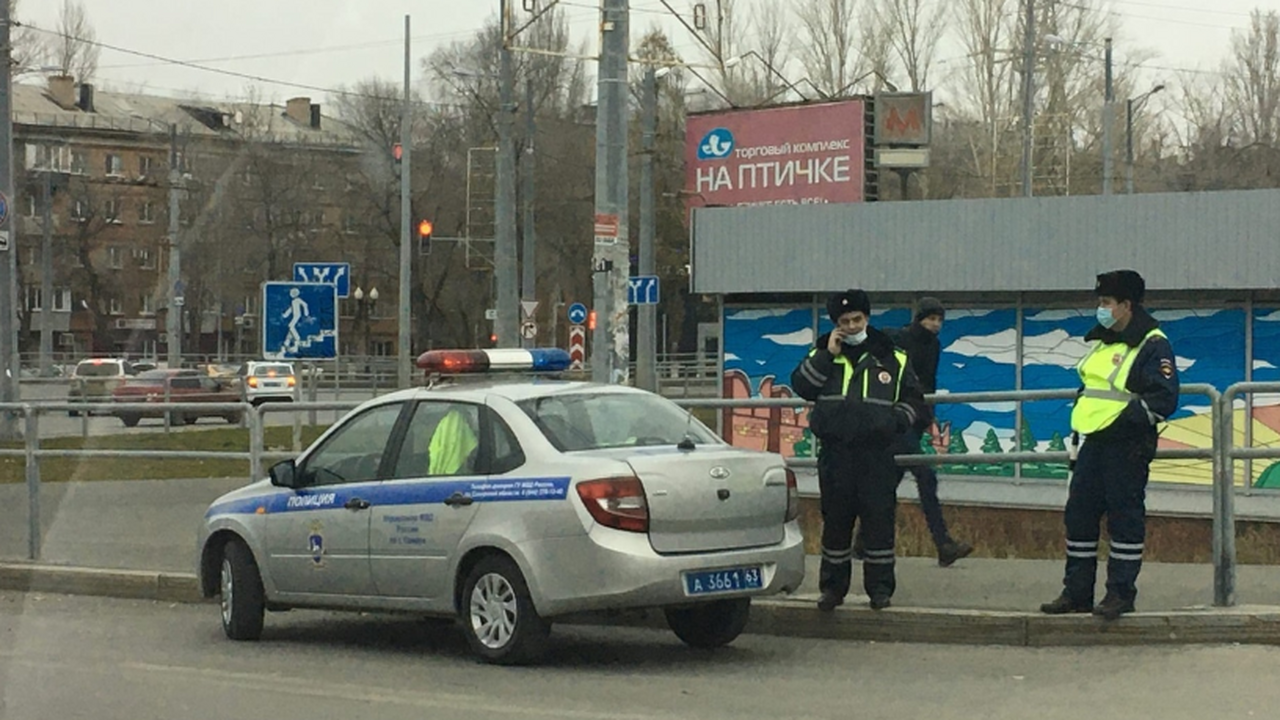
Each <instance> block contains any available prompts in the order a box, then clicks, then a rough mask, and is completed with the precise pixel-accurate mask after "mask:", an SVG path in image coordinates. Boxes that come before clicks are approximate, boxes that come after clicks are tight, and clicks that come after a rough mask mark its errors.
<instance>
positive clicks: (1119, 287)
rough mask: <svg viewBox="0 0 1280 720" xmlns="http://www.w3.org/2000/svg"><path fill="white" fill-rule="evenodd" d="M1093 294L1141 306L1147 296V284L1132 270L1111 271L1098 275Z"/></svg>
mask: <svg viewBox="0 0 1280 720" xmlns="http://www.w3.org/2000/svg"><path fill="white" fill-rule="evenodd" d="M1093 292H1094V294H1096V295H1098V296H1100V297H1101V296H1103V295H1105V296H1107V297H1113V298H1115V299H1116V300H1120V301H1124V300H1128V301H1129V302H1132V303H1134V304H1135V305H1141V304H1142V298H1143V297H1144V296H1146V294H1147V283H1146V282H1145V281H1144V280H1143V279H1142V276H1141V275H1139V274H1138V273H1136V272H1134V271H1133V270H1112V271H1111V272H1104V273H1102V274H1100V275H1098V284H1097V286H1095V287H1094V288H1093Z"/></svg>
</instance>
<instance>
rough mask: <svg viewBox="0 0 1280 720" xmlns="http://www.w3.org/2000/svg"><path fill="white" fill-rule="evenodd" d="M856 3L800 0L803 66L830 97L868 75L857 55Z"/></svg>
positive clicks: (797, 11) (851, 0)
mask: <svg viewBox="0 0 1280 720" xmlns="http://www.w3.org/2000/svg"><path fill="white" fill-rule="evenodd" d="M857 4H858V3H857V0H799V1H798V2H797V3H796V4H795V6H794V7H795V13H796V18H797V19H799V21H800V42H799V43H798V45H799V46H800V57H799V59H800V63H801V65H802V66H803V67H804V69H805V72H806V73H807V74H808V77H809V79H810V80H812V81H813V82H814V83H815V84H816V85H817V86H818V87H820V88H822V91H823V92H824V93H826V94H827V95H836V94H838V93H840V92H841V91H842V90H844V89H845V88H846V87H848V86H849V85H850V84H851V82H852V81H853V79H854V78H856V77H858V76H859V75H862V74H864V73H865V72H866V71H867V65H866V64H865V60H864V58H863V57H862V56H861V55H860V54H859V53H858V51H857V46H858V38H857V25H858V23H857V21H856V18H857V12H856V11H857Z"/></svg>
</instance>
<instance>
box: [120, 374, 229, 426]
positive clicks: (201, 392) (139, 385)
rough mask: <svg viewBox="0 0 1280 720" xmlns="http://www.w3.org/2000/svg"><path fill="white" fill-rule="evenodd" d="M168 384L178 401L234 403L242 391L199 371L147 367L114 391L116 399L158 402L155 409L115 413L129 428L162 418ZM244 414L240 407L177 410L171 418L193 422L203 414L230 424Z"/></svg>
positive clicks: (175, 422)
mask: <svg viewBox="0 0 1280 720" xmlns="http://www.w3.org/2000/svg"><path fill="white" fill-rule="evenodd" d="M166 386H167V387H168V391H169V392H168V399H169V401H170V402H175V403H178V402H180V403H234V402H239V401H240V394H239V393H238V392H236V391H235V390H233V389H231V387H230V386H229V385H227V384H226V383H225V382H223V381H221V380H218V379H215V378H211V377H209V376H208V375H207V374H206V373H202V372H200V371H199V370H148V371H146V372H143V373H139V374H138V375H136V376H134V377H131V378H129V379H128V380H126V381H125V383H124V384H122V385H120V386H119V387H117V388H116V389H115V390H114V391H112V394H111V397H112V399H113V400H114V401H115V402H127V403H140V402H145V403H156V409H155V410H151V411H143V412H138V411H136V410H117V411H115V412H113V413H112V414H113V415H115V416H116V417H118V418H120V421H121V422H123V423H124V424H125V426H126V427H133V426H135V425H137V424H138V421H139V420H141V419H142V418H144V417H146V418H163V417H164V413H165V411H164V409H163V407H161V404H162V403H164V401H165V388H166ZM243 415H244V413H243V412H242V411H240V410H233V411H226V410H208V411H201V410H175V411H173V414H172V415H171V417H170V422H171V423H174V424H181V423H185V424H187V425H191V424H193V423H195V421H196V420H199V419H200V418H202V417H220V418H223V419H225V420H226V421H227V422H229V423H233V424H236V423H239V422H240V420H241V418H242V417H243Z"/></svg>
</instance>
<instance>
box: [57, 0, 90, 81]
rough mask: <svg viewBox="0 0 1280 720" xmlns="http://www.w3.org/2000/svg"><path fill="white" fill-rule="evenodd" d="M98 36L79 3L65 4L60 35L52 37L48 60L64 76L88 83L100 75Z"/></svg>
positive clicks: (65, 0) (67, 1) (64, 1)
mask: <svg viewBox="0 0 1280 720" xmlns="http://www.w3.org/2000/svg"><path fill="white" fill-rule="evenodd" d="M96 40H97V33H96V32H94V29H93V23H92V22H91V21H90V20H89V14H88V13H87V12H86V11H85V9H84V3H82V2H80V0H62V10H61V11H60V12H59V13H58V25H57V35H56V36H49V37H48V38H47V41H46V44H45V56H46V58H47V59H48V61H49V62H50V63H51V64H52V65H54V66H56V67H57V68H58V69H59V70H60V71H61V72H62V74H63V75H70V76H72V77H74V78H76V79H77V80H80V81H82V82H87V81H89V80H92V79H93V76H94V75H95V74H96V73H97V72H98V46H97V45H96V44H95V42H96Z"/></svg>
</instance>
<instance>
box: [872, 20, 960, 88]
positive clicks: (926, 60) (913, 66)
mask: <svg viewBox="0 0 1280 720" xmlns="http://www.w3.org/2000/svg"><path fill="white" fill-rule="evenodd" d="M926 5H928V7H926ZM875 8H876V14H877V16H878V18H879V20H880V24H881V27H882V28H883V30H884V32H885V35H886V36H887V37H888V38H889V42H890V43H891V44H892V46H893V52H894V54H895V55H897V58H898V60H899V61H900V62H901V63H902V71H903V73H905V74H906V76H907V81H908V82H909V83H910V87H911V89H912V90H915V91H920V90H924V89H926V88H928V87H929V71H930V69H931V68H932V66H933V58H934V54H935V53H936V52H937V49H938V43H939V42H940V41H941V40H942V34H943V31H944V30H945V29H946V20H947V14H946V11H945V8H946V5H944V4H943V3H941V2H932V3H925V2H924V0H879V2H878V4H877V5H876V6H875Z"/></svg>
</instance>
